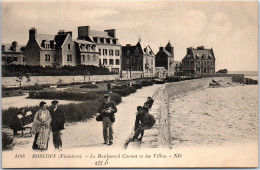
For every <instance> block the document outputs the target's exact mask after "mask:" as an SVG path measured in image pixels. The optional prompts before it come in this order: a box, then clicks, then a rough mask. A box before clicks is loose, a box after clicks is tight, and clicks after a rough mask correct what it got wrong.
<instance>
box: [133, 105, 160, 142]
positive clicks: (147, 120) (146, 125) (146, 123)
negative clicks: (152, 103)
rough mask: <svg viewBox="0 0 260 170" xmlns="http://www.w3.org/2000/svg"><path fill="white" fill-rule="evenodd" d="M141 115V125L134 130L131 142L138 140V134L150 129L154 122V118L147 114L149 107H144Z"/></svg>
mask: <svg viewBox="0 0 260 170" xmlns="http://www.w3.org/2000/svg"><path fill="white" fill-rule="evenodd" d="M142 114H143V116H142V123H141V125H140V126H139V127H138V129H136V131H135V133H134V136H133V140H136V139H137V138H138V136H139V134H140V133H142V132H144V130H147V129H151V128H152V127H153V125H154V124H155V122H156V120H155V118H154V116H153V115H151V114H149V107H147V106H144V107H143V112H142Z"/></svg>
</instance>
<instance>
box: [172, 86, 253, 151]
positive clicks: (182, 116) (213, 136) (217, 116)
mask: <svg viewBox="0 0 260 170" xmlns="http://www.w3.org/2000/svg"><path fill="white" fill-rule="evenodd" d="M169 110H170V119H171V120H170V126H171V137H172V141H171V146H172V147H173V148H178V147H183V146H191V145H192V146H194V145H196V146H198V145H222V144H227V143H240V144H241V143H247V142H252V141H253V142H257V139H258V86H257V85H249V86H235V87H220V88H206V89H203V90H201V89H198V90H194V91H191V92H189V93H186V94H183V95H179V96H174V97H171V98H170V101H169Z"/></svg>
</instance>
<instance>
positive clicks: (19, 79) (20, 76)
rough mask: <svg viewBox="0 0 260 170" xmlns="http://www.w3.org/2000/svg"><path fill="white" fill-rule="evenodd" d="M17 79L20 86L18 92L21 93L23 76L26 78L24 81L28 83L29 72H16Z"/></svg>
mask: <svg viewBox="0 0 260 170" xmlns="http://www.w3.org/2000/svg"><path fill="white" fill-rule="evenodd" d="M16 77H17V79H16V81H17V82H19V86H20V92H19V93H20V94H22V81H23V78H24V77H25V78H26V79H27V80H26V83H28V82H29V81H31V79H30V73H26V74H25V75H23V74H18V75H17V76H16Z"/></svg>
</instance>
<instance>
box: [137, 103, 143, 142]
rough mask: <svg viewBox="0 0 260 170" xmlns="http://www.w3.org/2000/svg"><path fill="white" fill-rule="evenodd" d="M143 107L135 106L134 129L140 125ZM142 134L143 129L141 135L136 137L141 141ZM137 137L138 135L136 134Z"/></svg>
mask: <svg viewBox="0 0 260 170" xmlns="http://www.w3.org/2000/svg"><path fill="white" fill-rule="evenodd" d="M143 116H144V114H143V108H142V106H137V114H136V119H135V131H136V130H137V129H138V128H139V127H140V126H141V124H142V122H143ZM143 136H144V131H141V137H140V138H138V140H140V141H142V139H143ZM137 137H138V136H137Z"/></svg>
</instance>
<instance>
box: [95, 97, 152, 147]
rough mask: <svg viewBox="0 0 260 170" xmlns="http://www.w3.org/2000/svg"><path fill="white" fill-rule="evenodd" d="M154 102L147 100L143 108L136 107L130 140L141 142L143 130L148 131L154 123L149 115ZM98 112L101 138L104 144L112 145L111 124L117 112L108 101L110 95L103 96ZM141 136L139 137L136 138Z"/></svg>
mask: <svg viewBox="0 0 260 170" xmlns="http://www.w3.org/2000/svg"><path fill="white" fill-rule="evenodd" d="M153 102H154V100H153V99H152V98H151V97H148V98H147V101H146V102H145V103H144V106H143V107H142V106H138V107H137V115H136V121H135V133H134V136H133V138H132V140H136V139H138V140H142V138H143V135H144V130H147V129H150V128H151V127H152V126H153V125H154V124H155V122H156V120H155V118H154V116H153V115H151V114H149V109H151V107H152V105H153ZM98 112H99V113H100V115H101V116H102V124H103V138H104V144H107V145H112V144H113V135H114V131H113V124H114V122H115V113H116V112H117V108H116V105H115V103H114V102H113V101H111V100H110V95H109V94H105V95H104V101H103V102H102V103H101V104H100V106H99V109H98ZM140 134H141V137H140V138H138V136H139V135H140Z"/></svg>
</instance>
